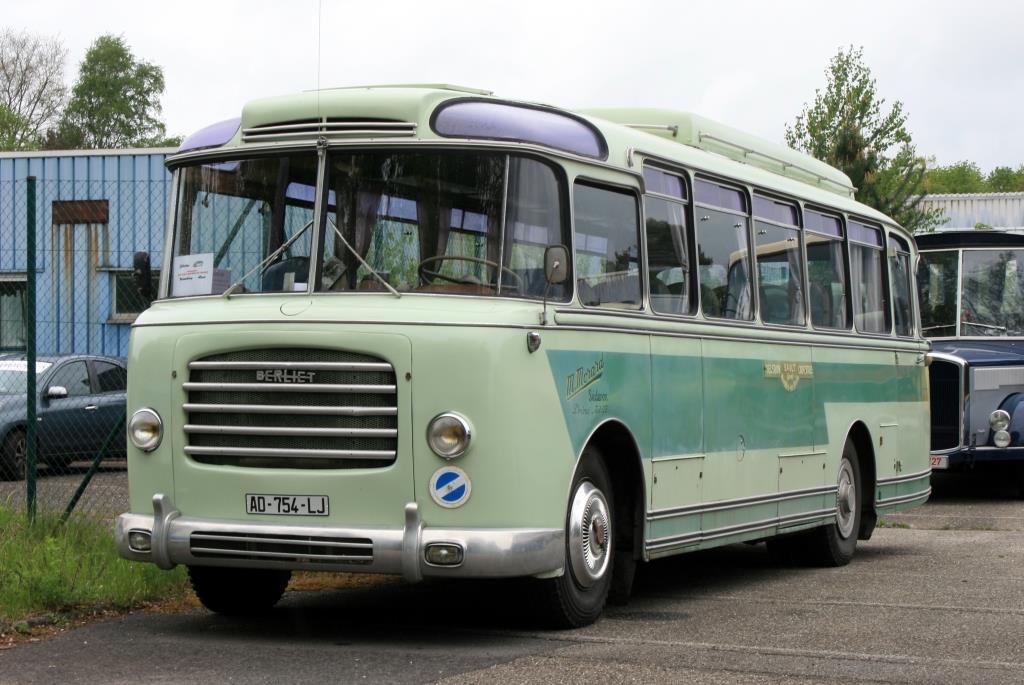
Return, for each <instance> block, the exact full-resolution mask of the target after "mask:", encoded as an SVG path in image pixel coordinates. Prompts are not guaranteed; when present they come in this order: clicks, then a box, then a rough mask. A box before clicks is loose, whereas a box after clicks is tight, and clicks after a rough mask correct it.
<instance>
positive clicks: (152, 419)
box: [128, 407, 164, 452]
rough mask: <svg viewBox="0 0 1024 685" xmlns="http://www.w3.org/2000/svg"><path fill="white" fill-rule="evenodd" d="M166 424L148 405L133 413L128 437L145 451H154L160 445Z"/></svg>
mask: <svg viewBox="0 0 1024 685" xmlns="http://www.w3.org/2000/svg"><path fill="white" fill-rule="evenodd" d="M163 436H164V424H163V421H161V420H160V415H159V414H157V413H156V411H154V410H152V409H150V408H148V407H146V408H143V409H140V410H138V411H137V412H135V413H134V414H132V418H131V420H130V421H129V422H128V437H129V439H131V441H132V444H133V445H135V446H136V447H138V448H139V449H140V450H142V451H143V452H152V451H153V450H155V449H156V448H157V447H159V446H160V440H161V439H162V438H163Z"/></svg>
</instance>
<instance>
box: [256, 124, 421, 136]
mask: <svg viewBox="0 0 1024 685" xmlns="http://www.w3.org/2000/svg"><path fill="white" fill-rule="evenodd" d="M367 128H368V129H373V130H375V131H380V130H390V129H394V130H401V131H415V130H416V124H415V123H414V122H409V121H307V122H305V123H300V124H272V125H268V126H253V127H251V128H247V129H243V130H242V133H243V134H244V135H252V134H260V133H284V132H288V131H324V130H332V129H333V130H338V131H348V130H352V129H367Z"/></svg>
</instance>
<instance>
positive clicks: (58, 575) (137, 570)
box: [0, 508, 188, 623]
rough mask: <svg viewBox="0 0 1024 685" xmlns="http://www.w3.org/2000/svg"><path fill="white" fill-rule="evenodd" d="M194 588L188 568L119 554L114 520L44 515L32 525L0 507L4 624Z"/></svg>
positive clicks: (120, 605)
mask: <svg viewBox="0 0 1024 685" xmlns="http://www.w3.org/2000/svg"><path fill="white" fill-rule="evenodd" d="M187 586H188V581H187V577H186V574H185V569H184V568H181V567H179V568H176V569H175V570H173V571H162V570H160V569H158V568H157V567H156V566H154V565H153V564H140V563H138V562H131V561H127V560H125V559H122V558H121V557H120V556H118V554H117V548H116V547H115V545H114V537H113V534H112V532H111V529H110V525H109V524H108V523H104V522H101V521H91V520H87V519H83V520H76V519H72V520H69V521H68V522H67V523H64V524H61V523H60V522H59V521H58V519H57V517H47V516H43V515H40V516H39V517H38V518H37V519H36V522H35V524H33V525H29V524H28V523H27V521H26V520H25V515H24V514H23V513H16V512H13V511H11V510H9V509H4V508H0V623H2V622H4V621H14V620H16V619H19V618H23V617H25V616H32V615H37V614H40V613H57V614H68V615H74V614H76V613H82V612H89V611H95V610H97V609H114V610H124V609H131V608H134V607H138V606H142V605H144V604H148V603H152V602H158V601H168V600H175V599H182V598H184V597H185V596H186V595H187V592H188V591H187Z"/></svg>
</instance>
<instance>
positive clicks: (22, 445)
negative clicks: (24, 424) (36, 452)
mask: <svg viewBox="0 0 1024 685" xmlns="http://www.w3.org/2000/svg"><path fill="white" fill-rule="evenodd" d="M27 455H28V439H27V438H26V437H25V431H23V430H21V429H20V428H15V429H14V430H12V431H11V432H10V433H8V434H7V437H6V438H4V444H3V447H0V480H24V478H25V461H26V457H27Z"/></svg>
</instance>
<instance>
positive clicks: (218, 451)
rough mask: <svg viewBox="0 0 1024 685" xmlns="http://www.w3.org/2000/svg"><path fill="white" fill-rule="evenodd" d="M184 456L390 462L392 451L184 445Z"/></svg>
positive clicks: (393, 452) (393, 454) (392, 456)
mask: <svg viewBox="0 0 1024 685" xmlns="http://www.w3.org/2000/svg"><path fill="white" fill-rule="evenodd" d="M185 454H187V455H189V456H192V455H195V456H211V457H217V456H226V457H285V458H298V459H370V460H380V461H384V460H387V461H390V460H392V459H394V458H395V451H394V450H320V449H295V448H291V447H205V446H200V445H186V446H185Z"/></svg>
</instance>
